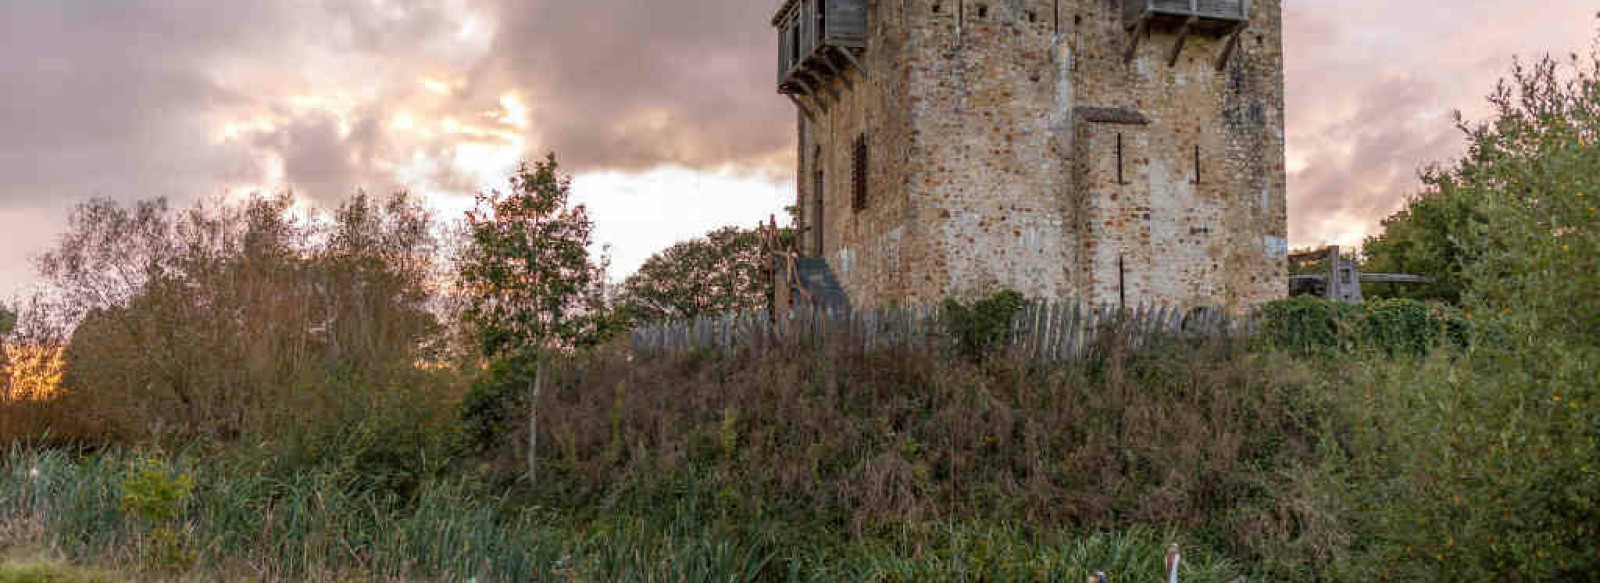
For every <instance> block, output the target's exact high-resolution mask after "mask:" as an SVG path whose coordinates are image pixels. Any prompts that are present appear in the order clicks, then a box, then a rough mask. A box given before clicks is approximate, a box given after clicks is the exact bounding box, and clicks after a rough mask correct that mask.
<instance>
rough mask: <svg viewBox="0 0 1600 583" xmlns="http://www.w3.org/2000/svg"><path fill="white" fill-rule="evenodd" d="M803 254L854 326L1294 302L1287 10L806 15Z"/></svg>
mask: <svg viewBox="0 0 1600 583" xmlns="http://www.w3.org/2000/svg"><path fill="white" fill-rule="evenodd" d="M773 24H774V25H775V26H776V27H777V28H778V31H779V36H780V47H779V55H778V59H779V66H778V68H779V75H778V87H779V91H780V92H781V93H783V94H785V95H787V96H788V97H789V98H790V99H791V100H793V101H794V103H795V105H796V107H797V109H798V113H797V119H798V122H799V147H800V151H799V156H798V160H799V169H798V170H799V174H798V176H799V193H798V198H797V205H798V208H799V210H800V212H799V227H800V228H801V233H802V236H801V242H802V250H803V252H804V253H805V254H807V255H810V256H812V257H818V258H825V259H826V261H827V266H828V267H830V268H831V270H832V272H833V274H834V275H835V276H836V278H837V280H838V281H839V282H840V284H842V287H843V289H844V290H845V292H846V294H847V295H848V296H849V299H850V301H851V303H852V304H854V305H855V306H858V307H860V306H873V305H881V304H887V303H892V302H916V301H930V300H937V299H940V298H942V297H945V296H950V295H955V296H970V295H974V294H979V293H986V292H990V291H993V290H996V289H1003V288H1009V289H1015V290H1017V291H1020V292H1023V293H1024V294H1026V295H1028V296H1030V297H1048V298H1062V299H1079V300H1082V301H1086V302H1089V303H1093V304H1100V305H1105V304H1113V305H1115V304H1124V305H1134V304H1139V303H1154V304H1164V305H1169V306H1176V307H1197V306H1217V307H1225V308H1227V309H1229V310H1232V311H1241V310H1246V309H1249V308H1250V307H1252V306H1255V305H1258V304H1261V303H1263V302H1267V301H1270V300H1273V299H1277V298H1280V297H1283V296H1284V295H1285V294H1286V290H1287V283H1286V281H1287V280H1286V275H1287V274H1286V254H1287V242H1286V238H1285V237H1286V232H1287V214H1286V210H1285V190H1286V178H1285V176H1286V174H1285V169H1284V132H1283V50H1282V32H1281V31H1282V22H1281V0H1253V1H1252V0H788V1H787V2H786V3H785V4H784V5H783V7H782V8H781V9H780V10H779V11H778V14H777V16H776V18H775V19H774V20H773Z"/></svg>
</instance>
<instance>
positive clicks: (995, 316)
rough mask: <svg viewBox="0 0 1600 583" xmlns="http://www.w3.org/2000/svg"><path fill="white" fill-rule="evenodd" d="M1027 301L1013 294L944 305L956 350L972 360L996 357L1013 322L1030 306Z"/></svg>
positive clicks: (1009, 292)
mask: <svg viewBox="0 0 1600 583" xmlns="http://www.w3.org/2000/svg"><path fill="white" fill-rule="evenodd" d="M1027 302H1028V300H1027V298H1025V297H1023V296H1022V294H1020V293H1017V292H1015V291H1011V290H1005V291H1001V292H997V293H995V294H993V295H991V296H989V297H986V298H982V299H979V300H976V301H973V302H970V303H964V302H961V301H960V300H957V299H954V298H949V299H946V300H945V301H944V306H943V309H944V312H943V318H944V324H945V329H946V331H947V332H948V333H949V334H950V337H951V338H952V339H954V340H955V343H956V349H957V351H959V352H960V354H961V355H962V356H964V357H966V358H967V359H969V360H974V361H979V360H984V359H987V358H989V357H991V356H994V355H995V353H996V352H997V351H998V350H999V348H1000V346H1002V345H1003V344H1002V343H1003V342H1004V341H1005V339H1006V334H1008V333H1010V332H1011V322H1012V320H1014V319H1015V318H1016V317H1017V313H1018V312H1020V311H1021V310H1022V308H1023V307H1024V306H1026V305H1027Z"/></svg>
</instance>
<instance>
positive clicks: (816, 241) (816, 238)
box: [811, 169, 827, 257]
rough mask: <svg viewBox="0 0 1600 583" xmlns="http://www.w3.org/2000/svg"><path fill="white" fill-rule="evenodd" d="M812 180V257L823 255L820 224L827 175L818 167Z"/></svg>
mask: <svg viewBox="0 0 1600 583" xmlns="http://www.w3.org/2000/svg"><path fill="white" fill-rule="evenodd" d="M814 180H816V182H815V183H814V184H813V186H812V190H813V193H812V197H811V205H812V207H811V217H812V222H811V237H812V239H811V245H812V248H811V249H812V254H811V256H812V257H822V256H823V248H822V228H823V224H822V219H823V209H824V208H826V207H825V206H824V200H825V198H824V197H825V196H826V194H827V193H826V192H825V189H826V188H827V176H826V175H824V174H823V173H822V170H821V169H818V170H817V172H816V176H815V177H814Z"/></svg>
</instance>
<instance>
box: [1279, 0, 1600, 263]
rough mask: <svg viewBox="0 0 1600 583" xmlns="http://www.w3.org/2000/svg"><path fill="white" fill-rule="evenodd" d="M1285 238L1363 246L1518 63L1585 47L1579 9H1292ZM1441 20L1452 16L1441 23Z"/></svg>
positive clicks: (1578, 4)
mask: <svg viewBox="0 0 1600 583" xmlns="http://www.w3.org/2000/svg"><path fill="white" fill-rule="evenodd" d="M1285 3H1286V4H1287V6H1286V7H1285V12H1284V27H1285V32H1284V34H1285V38H1286V48H1285V52H1286V55H1285V57H1286V60H1287V62H1286V64H1285V67H1286V69H1287V71H1286V73H1285V74H1286V79H1287V81H1286V82H1287V84H1288V87H1287V100H1288V120H1287V121H1288V136H1287V138H1288V146H1289V166H1290V175H1289V198H1290V205H1289V212H1290V225H1289V233H1290V237H1291V239H1293V243H1294V244H1295V245H1306V246H1309V245H1319V244H1327V243H1339V244H1345V245H1351V244H1358V243H1360V242H1361V239H1362V237H1363V236H1364V235H1365V234H1368V233H1372V232H1374V231H1375V230H1376V228H1377V224H1378V222H1379V221H1380V220H1382V219H1383V218H1384V217H1386V216H1388V215H1390V214H1392V213H1393V212H1394V211H1396V210H1398V209H1399V207H1400V206H1401V205H1402V204H1403V203H1404V201H1405V199H1406V197H1408V196H1410V195H1413V194H1415V193H1417V192H1419V191H1420V189H1421V183H1420V181H1419V180H1418V179H1417V177H1418V175H1419V172H1420V171H1421V170H1422V169H1424V168H1426V167H1429V166H1432V165H1438V164H1448V163H1450V162H1451V161H1452V160H1453V159H1454V158H1456V157H1457V156H1459V155H1460V154H1461V152H1462V151H1463V150H1464V147H1465V143H1466V142H1465V138H1464V136H1463V135H1462V134H1461V132H1460V131H1459V130H1458V129H1457V128H1456V124H1455V122H1454V120H1453V116H1452V112H1454V111H1456V110H1460V111H1462V112H1463V114H1464V115H1465V116H1466V117H1467V118H1468V119H1481V118H1482V117H1483V116H1485V115H1486V114H1487V111H1486V110H1485V108H1484V103H1485V101H1484V99H1483V98H1484V96H1486V95H1487V94H1488V93H1489V92H1490V90H1492V89H1493V86H1494V83H1495V82H1496V80H1497V79H1499V78H1500V77H1502V76H1503V75H1504V74H1506V73H1507V72H1509V70H1510V66H1511V64H1512V59H1513V57H1514V56H1516V55H1521V56H1522V57H1524V58H1529V57H1537V56H1539V55H1542V54H1545V53H1551V52H1553V53H1556V54H1558V55H1562V54H1566V53H1567V52H1570V51H1574V50H1580V49H1581V48H1582V47H1585V46H1588V42H1587V39H1589V38H1590V35H1591V34H1592V29H1593V24H1594V21H1592V20H1590V18H1591V17H1593V16H1594V13H1593V9H1592V7H1591V6H1586V5H1585V4H1586V3H1585V2H1582V1H1581V0H1527V1H1526V2H1502V1H1497V0H1423V1H1419V2H1388V1H1384V0H1357V1H1355V2H1341V3H1331V2H1315V1H1310V0H1302V1H1295V0H1285ZM1441 15H1450V16H1445V17H1441Z"/></svg>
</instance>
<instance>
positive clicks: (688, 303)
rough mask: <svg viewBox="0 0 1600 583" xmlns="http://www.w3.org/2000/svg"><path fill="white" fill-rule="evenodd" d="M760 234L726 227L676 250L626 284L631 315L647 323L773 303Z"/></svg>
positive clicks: (648, 264) (656, 257) (653, 259)
mask: <svg viewBox="0 0 1600 583" xmlns="http://www.w3.org/2000/svg"><path fill="white" fill-rule="evenodd" d="M762 253H763V250H762V247H761V235H760V233H759V232H757V231H755V230H750V229H741V228H739V227H724V228H721V229H717V230H715V231H712V232H710V233H708V234H707V235H706V236H704V237H700V238H697V239H694V240H692V241H686V242H683V243H679V244H677V245H673V246H672V247H669V248H667V249H666V250H664V251H661V252H660V253H657V254H655V255H654V256H652V257H651V258H650V259H649V260H647V261H645V263H644V266H642V267H640V268H639V272H638V273H635V274H634V275H633V276H631V277H629V278H628V280H627V281H626V282H624V283H623V291H622V297H623V301H624V302H625V304H626V306H627V309H628V312H629V315H630V316H631V317H632V318H633V319H634V320H635V321H636V322H641V323H652V324H653V323H660V322H667V321H674V320H689V319H693V318H696V317H699V316H703V315H710V314H721V313H726V312H737V311H743V310H754V309H759V308H763V307H765V306H766V305H767V304H768V302H769V301H770V299H771V298H770V296H769V294H770V289H769V288H770V285H769V283H768V282H767V281H765V280H764V279H763V277H762V272H763V269H762V268H763V265H762V262H763V261H766V260H768V259H767V258H766V257H763V255H762Z"/></svg>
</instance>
